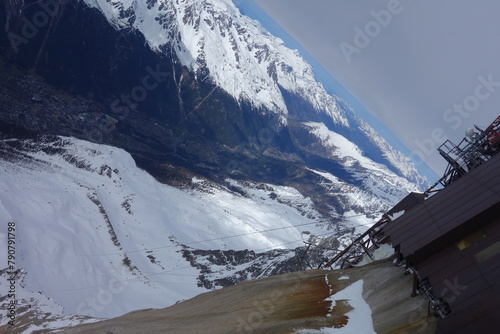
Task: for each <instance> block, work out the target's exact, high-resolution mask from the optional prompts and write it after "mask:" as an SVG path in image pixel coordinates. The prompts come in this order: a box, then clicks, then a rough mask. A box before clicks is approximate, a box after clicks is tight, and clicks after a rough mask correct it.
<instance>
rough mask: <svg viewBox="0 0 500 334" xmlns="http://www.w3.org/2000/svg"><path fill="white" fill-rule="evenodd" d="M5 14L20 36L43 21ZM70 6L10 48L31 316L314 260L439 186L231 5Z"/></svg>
mask: <svg viewBox="0 0 500 334" xmlns="http://www.w3.org/2000/svg"><path fill="white" fill-rule="evenodd" d="M5 3H7V4H8V6H6V8H7V10H6V13H7V15H6V16H5V17H3V16H2V17H0V18H1V21H0V26H4V27H9V28H8V29H20V30H19V31H17V32H18V33H19V34H22V29H23V22H25V21H26V20H25V18H26V17H28V18H29V17H32V16H33V15H35V14H36V13H37V11H38V10H40V8H39V7H38V6H39V4H38V3H36V2H33V3H31V4H30V5H29V6H24V5H23V4H24V2H12V1H4V5H5ZM64 6H65V9H64V11H62V10H60V11H56V12H57V13H56V14H57V15H54V18H53V19H54V22H53V24H52V25H50V26H49V29H48V31H47V33H46V34H37V35H36V36H33V37H32V39H31V40H30V41H29V43H24V44H20V45H18V46H17V49H18V50H17V51H18V52H17V53H14V52H13V51H12V50H11V49H9V48H10V47H11V46H10V45H9V43H6V42H5V39H1V38H0V49H1V50H7V51H9V52H10V53H9V52H7V51H6V53H8V54H9V57H10V58H9V57H6V59H5V64H6V65H3V63H1V65H2V66H0V72H1V75H2V76H1V79H2V80H0V102H1V103H2V108H0V217H2V219H5V220H6V221H13V222H16V226H17V229H18V231H17V235H16V238H17V239H16V247H17V251H18V255H19V258H18V260H17V263H16V265H17V267H18V268H19V269H23V271H22V272H20V273H19V277H20V279H21V277H22V280H23V291H25V293H24V294H25V295H26V296H28V297H26V300H25V304H26V305H28V303H30V301H29V298H32V297H30V296H35V295H37V294H39V295H43V296H45V297H43V298H42V297H40V298H41V300H42V299H43V300H45V298H46V297H47V298H49V297H50V303H49V302H47V303H45V302H44V303H45V304H50V305H51V306H50V310H55V309H61V308H62V309H63V311H57V312H62V313H64V314H65V315H68V314H80V315H87V316H99V317H108V316H116V315H119V314H123V313H125V312H128V311H131V310H135V309H139V308H150V307H165V306H168V305H172V304H173V303H175V302H177V301H179V300H182V299H186V298H190V297H192V296H194V295H196V294H199V293H201V292H203V291H207V289H215V288H220V287H224V286H228V285H232V284H235V283H237V282H240V281H243V280H248V279H254V278H259V277H265V276H269V275H274V274H278V273H285V272H290V271H295V270H299V269H305V268H311V267H316V266H317V265H318V264H319V263H321V261H323V259H324V257H325V256H328V255H331V253H329V252H332V250H333V251H334V250H335V249H337V250H338V249H342V248H343V247H344V246H345V245H347V244H348V243H349V241H350V240H351V239H352V238H353V237H354V236H356V235H357V234H359V233H361V232H363V231H365V230H366V228H367V227H368V226H369V225H370V224H371V223H373V222H374V221H376V220H377V219H378V218H379V217H380V215H381V214H382V213H384V212H386V211H387V210H388V209H389V208H390V207H391V206H392V205H394V204H396V203H397V202H398V201H399V200H400V199H402V198H403V197H404V196H405V195H406V194H407V193H408V192H410V191H419V190H421V189H422V188H423V187H425V186H426V184H427V180H425V178H423V177H422V176H421V175H420V174H419V172H418V171H417V169H416V168H415V166H414V165H413V164H412V163H411V161H410V159H409V158H408V157H406V156H404V155H403V154H402V153H401V152H399V151H397V150H395V149H394V148H393V147H391V146H390V145H389V144H388V143H387V142H386V141H385V140H384V139H383V138H382V137H381V136H380V135H379V134H378V133H376V132H375V131H374V130H373V129H372V128H371V127H370V126H369V125H368V124H367V123H366V122H365V121H363V120H362V119H360V118H359V117H358V116H357V115H356V114H355V111H353V110H352V109H350V108H348V107H346V106H345V103H340V102H341V101H340V100H339V99H338V98H337V97H336V96H333V95H329V94H328V93H327V92H326V90H325V89H324V87H323V86H322V84H321V83H319V82H318V81H317V80H316V79H315V77H314V75H313V71H312V68H311V66H310V65H309V64H307V63H306V62H305V61H304V59H303V58H302V57H301V56H300V55H299V54H298V53H297V52H296V51H294V50H290V49H288V48H286V46H285V45H284V43H283V42H282V41H281V40H280V39H278V38H276V37H274V36H272V35H270V34H269V33H267V32H266V31H265V30H264V29H263V28H262V27H261V26H260V24H259V23H258V22H256V21H253V20H251V19H249V18H248V17H245V16H243V15H241V13H240V12H239V11H238V9H237V8H236V7H235V6H234V5H233V3H232V2H231V1H229V0H146V1H136V0H81V1H77V2H71V3H67V4H65V5H64ZM16 20H17V21H16ZM7 23H8V24H7ZM16 27H17V28H16ZM75 27H76V28H77V29H75ZM61 46H63V47H61ZM2 61H3V58H2ZM33 64H36V66H34V67H33ZM9 66H10V67H9ZM27 68H29V69H30V71H28V70H27ZM47 134H49V135H47ZM61 135H62V136H61ZM76 138H79V139H76ZM0 223H1V222H0ZM0 238H1V243H2V244H3V242H4V241H5V240H6V238H7V237H6V235H5V234H4V230H0ZM305 243H307V244H311V247H307V246H306V244H305ZM305 249H308V251H309V252H308V253H307V252H306V251H305ZM1 254H2V256H3V257H2V258H1V259H0V260H1V261H0V269H2V268H4V267H5V266H4V263H5V257H4V256H5V255H3V254H4V253H1ZM4 274H5V273H4ZM2 275H3V274H2ZM1 282H3V281H1ZM2 284H3V283H2ZM125 287H126V288H125ZM33 298H34V297H33ZM44 303H39V304H37V305H42V306H40V307H39V313H40V314H41V313H43V312H44V307H45V306H43V305H45V304H44ZM56 304H58V305H59V306H54V305H56ZM58 319H59V320H60V321H73V320H74V321H83V320H82V319H76V320H75V319H73V320H71V319H66V318H65V319H63V320H61V319H62V318H58ZM4 320H5V318H2V321H4ZM87 320H88V319H87Z"/></svg>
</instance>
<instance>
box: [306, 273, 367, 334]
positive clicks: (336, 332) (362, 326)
mask: <svg viewBox="0 0 500 334" xmlns="http://www.w3.org/2000/svg"><path fill="white" fill-rule="evenodd" d="M325 280H326V283H327V284H328V286H330V284H329V282H328V278H327V277H326V275H325ZM330 291H331V286H330ZM325 300H327V301H331V303H332V308H333V306H334V305H335V304H336V301H338V300H346V301H348V302H349V305H350V306H351V307H352V308H353V310H351V311H349V312H348V313H347V314H346V316H347V317H348V322H347V325H345V326H344V327H341V328H327V327H325V328H322V329H320V330H311V329H303V330H300V331H299V333H300V334H319V333H321V334H329V333H332V334H353V333H363V334H376V332H375V329H374V328H373V320H372V311H371V309H370V306H369V305H368V303H367V302H366V301H365V300H364V298H363V280H359V281H356V282H354V283H353V284H351V285H349V286H348V287H347V288H345V289H343V290H341V291H339V292H337V293H336V294H334V295H331V296H330V297H328V298H326V299H325ZM330 311H331V309H330Z"/></svg>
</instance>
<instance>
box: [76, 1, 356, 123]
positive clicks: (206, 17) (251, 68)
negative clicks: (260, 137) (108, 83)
mask: <svg viewBox="0 0 500 334" xmlns="http://www.w3.org/2000/svg"><path fill="white" fill-rule="evenodd" d="M84 2H85V3H87V4H88V5H89V6H92V7H94V8H98V9H99V10H100V11H102V13H103V14H104V15H105V16H106V18H107V19H108V21H109V22H110V23H111V24H112V25H113V26H114V27H115V28H117V29H131V28H133V29H137V30H138V31H139V32H141V33H142V34H143V35H144V37H145V38H146V40H147V41H148V43H149V45H150V47H151V48H153V49H154V50H157V51H159V52H164V51H169V50H170V49H172V50H173V51H174V52H175V54H176V55H177V57H178V59H179V61H180V62H181V64H182V65H184V66H186V67H187V68H189V70H190V71H192V72H193V73H194V74H195V75H196V76H197V77H198V78H199V79H205V77H206V76H208V78H210V80H212V81H213V82H214V83H215V84H216V85H218V86H219V87H221V88H222V89H223V90H225V91H226V92H227V93H229V94H230V95H231V96H233V97H234V98H235V99H236V100H238V101H240V100H246V101H247V102H250V103H251V104H252V105H253V106H254V107H255V108H257V109H258V108H265V109H266V110H267V111H271V112H273V113H276V114H277V116H278V118H279V119H280V121H281V122H283V123H286V117H287V115H288V107H287V103H286V101H285V97H284V96H283V94H282V92H281V90H282V89H284V90H286V91H288V92H291V93H294V94H297V95H298V96H300V97H301V98H303V99H305V100H306V101H307V102H308V103H309V104H310V105H311V106H312V107H313V108H314V110H316V111H318V112H322V113H325V114H327V115H329V116H330V117H331V118H332V119H334V120H335V122H336V123H338V124H343V125H346V126H347V125H348V120H347V118H346V117H345V114H344V111H343V110H342V109H341V108H340V107H339V105H338V104H337V102H336V99H335V97H334V96H331V95H329V94H328V93H327V92H326V91H325V89H324V88H323V86H322V85H321V84H320V83H319V82H317V81H316V79H315V77H314V74H313V71H312V67H311V66H310V65H309V64H308V63H306V62H305V61H304V59H303V58H302V57H301V56H300V54H299V53H298V51H296V50H290V49H288V48H287V47H286V46H285V45H284V43H283V41H282V40H280V39H279V38H277V37H274V36H272V35H271V34H269V33H268V32H267V31H265V30H264V29H263V28H262V26H261V25H260V24H259V23H258V22H256V21H254V20H252V19H250V18H249V17H247V16H243V15H241V14H240V12H239V10H238V9H237V8H236V7H235V5H234V4H233V2H232V1H230V0H181V1H169V0H151V1H136V0H118V1H117V0H111V1H100V0H84Z"/></svg>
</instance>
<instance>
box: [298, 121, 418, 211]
mask: <svg viewBox="0 0 500 334" xmlns="http://www.w3.org/2000/svg"><path fill="white" fill-rule="evenodd" d="M304 126H306V127H307V128H309V132H310V133H311V134H312V135H314V136H316V137H317V138H318V139H319V143H321V146H322V148H324V149H326V152H327V155H328V156H327V157H328V158H333V159H334V160H336V161H338V162H340V163H341V164H342V165H343V166H344V168H345V170H346V171H349V172H350V175H352V176H353V177H354V178H355V179H357V180H358V181H359V182H360V183H361V184H362V188H363V189H364V190H366V191H368V192H369V193H371V194H375V195H376V196H377V197H378V198H380V199H382V200H384V201H386V202H388V203H392V204H396V203H397V202H398V201H400V200H401V199H402V198H403V197H405V196H406V194H408V191H415V192H418V191H419V187H418V185H416V184H415V183H412V182H410V181H408V179H406V178H405V177H401V176H398V175H396V174H395V173H394V172H392V171H391V170H389V169H388V168H387V166H385V165H383V164H380V163H377V162H374V161H373V160H372V159H370V158H368V157H366V156H365V155H364V154H363V151H362V150H361V149H360V148H359V147H358V146H357V145H356V144H354V143H353V142H351V141H349V140H348V139H347V138H345V137H344V136H342V135H340V134H338V133H336V132H333V131H330V130H329V129H328V128H327V127H326V125H325V124H323V123H316V122H306V123H304Z"/></svg>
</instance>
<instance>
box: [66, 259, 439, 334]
mask: <svg viewBox="0 0 500 334" xmlns="http://www.w3.org/2000/svg"><path fill="white" fill-rule="evenodd" d="M403 272H404V270H403V268H399V267H396V266H394V264H392V263H391V262H390V261H389V262H379V263H373V264H370V265H367V266H364V267H360V268H352V269H346V270H338V271H326V270H309V271H305V272H298V273H291V274H286V275H279V276H274V277H269V278H265V279H260V280H255V281H248V282H243V283H241V284H237V285H235V286H232V287H228V288H225V289H221V290H217V291H213V292H209V293H205V294H202V295H199V296H197V297H195V298H193V299H190V300H187V301H185V302H182V303H179V304H177V305H174V306H171V307H168V308H165V309H162V310H141V311H136V312H132V313H129V314H126V315H124V316H121V317H118V318H115V319H110V320H106V321H103V322H99V323H94V324H88V325H82V326H77V327H74V328H71V329H67V330H65V331H64V333H81V334H86V333H89V334H90V333H102V334H110V333H120V334H129V333H130V334H131V333H150V334H155V333H172V334H176V333H179V334H180V333H182V334H186V333H252V334H259V333H273V334H290V333H297V332H298V331H299V330H300V329H321V328H325V327H330V328H331V327H335V328H340V327H343V326H345V325H347V324H348V323H349V321H350V319H349V315H348V313H349V312H350V311H351V310H352V306H351V305H350V303H349V300H346V299H340V300H335V301H334V302H335V305H333V307H332V301H330V300H325V299H327V298H328V297H329V296H330V295H333V294H335V293H336V292H338V291H341V290H343V289H345V288H346V287H348V286H349V285H351V284H352V283H354V282H356V281H358V280H360V279H362V280H363V282H364V284H363V298H364V299H365V300H366V301H367V303H368V304H369V305H370V308H371V310H372V319H373V325H374V328H375V330H376V332H377V333H402V332H405V333H420V334H425V333H434V332H435V320H434V317H433V316H428V314H427V301H426V299H425V298H424V297H423V296H417V297H414V298H411V296H410V294H411V288H412V281H411V277H408V276H405V275H404V274H403ZM325 276H326V278H327V279H325ZM330 289H332V291H330ZM367 321H370V319H367Z"/></svg>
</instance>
